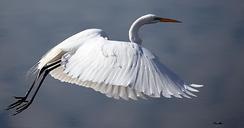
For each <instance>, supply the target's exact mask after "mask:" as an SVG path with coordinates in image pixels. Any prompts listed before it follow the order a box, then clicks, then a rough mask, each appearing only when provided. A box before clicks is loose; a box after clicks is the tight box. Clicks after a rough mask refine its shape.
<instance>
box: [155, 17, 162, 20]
mask: <svg viewBox="0 0 244 128" xmlns="http://www.w3.org/2000/svg"><path fill="white" fill-rule="evenodd" d="M160 19H161V18H160V17H155V18H153V20H158V21H160Z"/></svg>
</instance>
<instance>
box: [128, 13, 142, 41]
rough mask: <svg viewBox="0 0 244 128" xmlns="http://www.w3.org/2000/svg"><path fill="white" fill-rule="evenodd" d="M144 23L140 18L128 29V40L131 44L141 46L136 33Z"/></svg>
mask: <svg viewBox="0 0 244 128" xmlns="http://www.w3.org/2000/svg"><path fill="white" fill-rule="evenodd" d="M144 24H146V23H145V21H144V20H141V19H140V18H139V19H137V20H136V21H135V22H134V23H133V24H132V25H131V27H130V30H129V39H130V41H131V42H134V43H137V44H141V43H142V40H141V38H140V37H139V35H138V31H139V29H140V27H141V26H143V25H144Z"/></svg>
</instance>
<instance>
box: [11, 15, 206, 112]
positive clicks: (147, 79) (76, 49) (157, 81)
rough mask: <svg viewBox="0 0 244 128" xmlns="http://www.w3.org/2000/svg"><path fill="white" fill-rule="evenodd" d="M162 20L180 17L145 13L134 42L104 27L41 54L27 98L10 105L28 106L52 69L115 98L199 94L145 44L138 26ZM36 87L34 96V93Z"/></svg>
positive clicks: (131, 32) (134, 32)
mask: <svg viewBox="0 0 244 128" xmlns="http://www.w3.org/2000/svg"><path fill="white" fill-rule="evenodd" d="M158 22H174V23H179V22H180V21H177V20H174V19H167V18H160V17H158V16H156V15H153V14H147V15H144V16H142V17H140V18H138V19H137V20H136V21H135V22H134V23H133V24H132V25H131V27H130V30H129V40H130V42H124V41H113V40H109V37H108V36H107V34H106V33H105V32H104V31H103V30H101V29H87V30H84V31H81V32H80V33H77V34H75V35H73V36H71V37H69V38H67V39H66V40H64V41H63V42H61V43H60V44H58V45H57V46H55V47H54V48H52V49H51V50H49V52H47V53H46V54H45V55H44V56H43V57H42V58H41V59H40V61H39V62H38V63H37V64H36V66H35V67H34V70H35V71H36V72H37V73H36V78H35V80H34V82H33V84H32V85H31V87H30V89H29V90H28V91H27V93H26V95H25V96H24V97H15V98H16V99H17V101H16V102H15V103H13V104H11V105H9V107H8V109H14V108H15V110H16V113H15V114H18V113H20V112H22V111H23V110H25V109H26V108H28V107H29V105H30V104H31V103H32V102H33V100H34V98H35V96H36V94H37V92H38V90H39V88H40V87H41V85H42V82H43V80H44V79H45V77H46V76H47V75H48V74H50V75H51V76H52V77H54V78H55V79H58V80H60V81H62V82H67V83H72V84H77V85H80V86H84V87H88V88H92V89H94V90H96V91H99V92H101V93H103V94H105V95H107V96H108V97H113V98H115V99H120V98H122V99H125V100H128V99H133V100H136V99H138V98H146V97H160V96H164V97H168V98H170V97H171V96H174V97H178V98H181V97H182V96H183V97H187V98H190V96H196V95H195V94H193V93H192V92H198V90H197V89H195V88H197V87H202V85H197V84H190V83H187V82H185V81H183V80H182V79H180V78H179V77H178V76H177V75H176V74H175V73H173V72H172V71H170V70H169V69H168V68H167V67H166V66H164V65H163V64H162V63H160V61H159V60H158V58H157V57H156V56H155V55H154V54H153V53H151V52H150V51H149V50H147V49H146V48H144V47H143V46H142V45H141V44H142V39H141V38H140V36H139V34H138V31H139V29H140V28H141V27H142V26H143V25H145V24H153V23H158ZM35 86H36V89H35V91H34V92H33V88H34V87H35ZM31 92H32V93H33V96H31V97H30V98H29V96H30V93H31ZM28 98H29V99H28Z"/></svg>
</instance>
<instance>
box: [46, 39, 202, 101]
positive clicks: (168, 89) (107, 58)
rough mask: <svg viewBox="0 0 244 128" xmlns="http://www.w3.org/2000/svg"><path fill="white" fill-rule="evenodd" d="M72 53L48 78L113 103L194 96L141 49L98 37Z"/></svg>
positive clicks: (138, 46)
mask: <svg viewBox="0 0 244 128" xmlns="http://www.w3.org/2000/svg"><path fill="white" fill-rule="evenodd" d="M86 41H87V42H86V43H84V44H83V45H82V46H80V47H79V48H78V50H77V51H76V52H75V53H69V52H68V53H66V54H64V55H63V57H62V66H61V67H59V68H57V69H55V70H53V71H52V72H51V73H50V74H51V75H52V76H53V77H54V78H56V79H59V80H61V81H64V82H69V83H75V84H78V85H82V86H86V87H90V88H93V89H94V90H96V91H99V92H101V93H104V94H106V95H107V96H109V97H114V98H116V99H118V98H120V97H121V98H123V99H129V98H131V99H137V97H142V98H143V97H144V95H147V96H150V97H160V96H161V95H163V96H165V97H171V95H173V96H175V97H179V98H181V96H184V97H188V98H189V95H192V96H195V95H194V94H192V93H191V92H190V91H193V92H197V91H198V90H196V89H194V88H193V87H201V86H202V85H195V84H187V83H185V82H184V81H183V80H181V79H180V78H179V77H178V76H177V75H176V74H174V73H173V72H172V71H170V70H169V69H168V68H166V67H165V66H164V65H163V64H161V63H160V62H159V60H158V59H157V57H155V56H154V55H153V54H152V53H151V52H150V51H148V50H147V49H145V48H143V47H142V46H141V45H138V44H135V43H129V42H121V41H110V40H107V39H105V38H103V37H101V36H97V37H94V38H91V39H89V40H86Z"/></svg>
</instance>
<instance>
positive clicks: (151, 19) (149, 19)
mask: <svg viewBox="0 0 244 128" xmlns="http://www.w3.org/2000/svg"><path fill="white" fill-rule="evenodd" d="M139 19H140V20H143V21H144V22H145V23H146V24H153V23H159V22H172V23H181V21H178V20H175V19H169V18H162V17H159V16H156V15H154V14H147V15H144V16H142V17H140V18H139Z"/></svg>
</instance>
